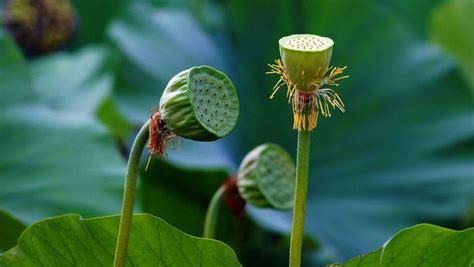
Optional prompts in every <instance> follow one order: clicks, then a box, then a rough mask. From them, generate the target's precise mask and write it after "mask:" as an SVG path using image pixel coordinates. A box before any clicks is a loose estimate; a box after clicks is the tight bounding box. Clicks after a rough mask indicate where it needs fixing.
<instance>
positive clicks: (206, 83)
mask: <svg viewBox="0 0 474 267" xmlns="http://www.w3.org/2000/svg"><path fill="white" fill-rule="evenodd" d="M159 112H160V115H161V120H163V121H164V123H165V125H166V127H167V128H168V129H169V130H170V131H171V132H173V133H174V134H176V135H178V136H181V137H184V138H188V139H192V140H197V141H213V140H216V139H219V138H221V137H224V136H226V135H227V134H229V133H230V132H231V131H232V130H233V129H234V127H235V124H236V123H237V119H238V117H239V100H238V97H237V93H236V91H235V88H234V85H233V84H232V82H231V81H230V80H229V78H228V77H227V76H226V75H225V74H224V73H222V72H220V71H218V70H216V69H214V68H211V67H208V66H199V67H193V68H190V69H187V70H184V71H182V72H180V73H178V74H177V75H176V76H174V77H173V78H172V79H171V80H170V81H169V83H168V85H167V86H166V88H165V90H164V92H163V95H162V96H161V100H160V107H159Z"/></svg>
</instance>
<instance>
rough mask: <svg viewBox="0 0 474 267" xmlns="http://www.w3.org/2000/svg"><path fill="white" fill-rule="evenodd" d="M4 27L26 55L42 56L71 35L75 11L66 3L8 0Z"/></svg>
mask: <svg viewBox="0 0 474 267" xmlns="http://www.w3.org/2000/svg"><path fill="white" fill-rule="evenodd" d="M5 26H6V28H7V29H8V30H9V31H10V33H11V34H12V36H13V37H14V38H15V40H16V42H17V44H18V45H19V46H20V47H21V48H22V49H23V51H24V52H25V53H26V54H27V55H37V54H43V53H47V52H50V51H53V50H55V49H57V48H59V47H61V46H62V45H64V44H65V43H66V41H68V40H69V38H70V37H71V36H72V35H73V33H74V29H75V27H76V17H75V11H74V9H73V7H72V6H71V3H70V2H69V0H8V1H7V2H6V12H5Z"/></svg>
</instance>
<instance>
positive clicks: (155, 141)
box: [147, 111, 176, 157]
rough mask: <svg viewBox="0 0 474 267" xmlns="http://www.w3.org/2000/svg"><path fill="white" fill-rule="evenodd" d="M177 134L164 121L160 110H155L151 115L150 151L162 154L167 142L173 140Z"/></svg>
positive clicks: (154, 153) (157, 154)
mask: <svg viewBox="0 0 474 267" xmlns="http://www.w3.org/2000/svg"><path fill="white" fill-rule="evenodd" d="M175 137H176V135H175V134H174V133H172V132H171V131H170V130H169V129H168V127H166V124H165V122H164V121H162V120H161V116H160V112H159V111H155V112H154V113H153V114H152V115H151V119H150V127H149V137H148V145H147V147H148V151H149V152H150V154H152V155H155V156H158V157H159V156H161V155H163V153H164V152H165V149H166V146H167V144H168V143H169V142H170V141H172V140H173V139H174V138H175Z"/></svg>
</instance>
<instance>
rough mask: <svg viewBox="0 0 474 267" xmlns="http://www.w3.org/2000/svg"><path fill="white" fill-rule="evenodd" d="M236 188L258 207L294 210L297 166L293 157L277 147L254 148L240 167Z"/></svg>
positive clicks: (265, 145) (266, 145)
mask: <svg viewBox="0 0 474 267" xmlns="http://www.w3.org/2000/svg"><path fill="white" fill-rule="evenodd" d="M237 186H238V188H239V192H240V194H241V195H242V198H244V199H245V200H246V201H247V202H248V203H250V204H252V205H254V206H256V207H260V208H264V207H271V208H275V209H280V210H286V209H291V208H292V207H293V199H294V190H295V166H294V164H293V161H292V159H291V157H290V155H289V154H288V152H286V151H285V150H284V149H283V148H281V147H280V146H278V145H275V144H263V145H260V146H258V147H256V148H254V149H253V150H252V151H250V152H249V153H248V154H247V155H246V156H245V158H244V159H243V161H242V163H241V164H240V167H239V171H238V174H237Z"/></svg>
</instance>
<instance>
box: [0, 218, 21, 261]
mask: <svg viewBox="0 0 474 267" xmlns="http://www.w3.org/2000/svg"><path fill="white" fill-rule="evenodd" d="M25 228H26V226H25V225H23V223H21V222H20V221H18V220H17V219H16V218H13V217H12V216H11V215H10V214H8V213H6V212H5V211H4V210H0V252H3V251H5V250H8V249H10V248H12V247H14V246H15V245H16V242H17V241H18V237H20V234H21V232H23V230H25Z"/></svg>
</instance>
